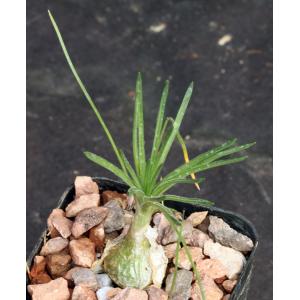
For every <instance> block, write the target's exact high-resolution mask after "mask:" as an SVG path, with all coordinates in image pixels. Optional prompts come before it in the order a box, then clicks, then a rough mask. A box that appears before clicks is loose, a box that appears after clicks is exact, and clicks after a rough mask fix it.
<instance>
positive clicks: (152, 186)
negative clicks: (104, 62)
mask: <svg viewBox="0 0 300 300" xmlns="http://www.w3.org/2000/svg"><path fill="white" fill-rule="evenodd" d="M49 16H50V19H51V22H52V24H53V27H54V29H55V32H56V34H57V37H58V39H59V42H60V45H61V47H62V50H63V53H64V55H65V57H66V60H67V62H68V64H69V67H70V68H71V71H72V73H73V75H74V77H75V79H76V81H77V83H78V84H79V86H80V88H81V90H82V92H83V94H84V96H85V98H86V99H87V101H88V103H89V104H90V106H91V107H92V109H93V111H94V113H95V114H96V116H97V119H98V121H99V123H100V125H101V126H102V128H103V130H104V132H105V134H106V136H107V138H108V140H109V142H110V144H111V146H112V149H113V152H114V153H115V155H116V158H117V160H118V164H119V165H116V164H114V163H112V162H110V161H108V160H107V159H105V158H104V157H102V156H99V155H97V154H94V153H91V152H87V151H86V152H84V155H85V156H86V157H87V158H88V159H89V160H91V161H93V162H94V163H96V164H98V165H100V166H101V167H103V168H105V169H107V170H109V171H110V172H112V173H113V174H115V175H116V176H117V177H119V178H120V179H121V180H122V181H123V182H124V183H126V184H127V185H128V186H129V190H128V194H129V196H130V197H133V199H134V205H135V206H134V209H135V214H134V218H133V222H132V224H131V227H130V230H129V232H128V234H127V235H126V236H125V237H124V238H123V239H122V240H121V241H119V243H117V244H114V245H111V246H110V247H107V249H106V250H105V253H104V255H103V256H104V258H103V263H104V269H105V271H106V272H107V273H108V274H109V275H110V277H111V278H112V279H113V280H114V281H115V282H116V283H117V284H118V285H119V286H121V287H135V288H145V287H146V286H148V285H149V284H151V282H152V272H153V270H152V267H151V264H150V262H149V255H150V243H149V240H148V239H147V237H146V232H147V229H148V228H149V224H150V221H151V218H152V216H153V214H154V213H156V212H161V213H163V214H164V216H165V217H166V219H167V220H168V221H169V223H170V224H171V226H172V228H173V230H174V231H175V232H176V234H177V235H178V242H177V251H176V261H178V249H179V246H180V244H182V245H183V247H184V249H185V251H186V254H187V256H188V257H189V259H190V261H191V264H192V266H193V270H194V273H195V275H196V278H197V280H198V283H199V285H200V288H201V292H202V298H203V299H205V295H204V291H203V289H202V286H201V280H200V276H199V271H198V270H197V269H196V268H195V264H194V263H193V261H192V258H191V255H190V253H189V250H188V248H187V246H186V242H185V240H184V238H183V235H182V227H181V221H180V220H179V219H178V218H177V217H176V215H175V214H174V210H173V209H171V208H169V207H168V206H166V205H165V204H166V203H168V201H175V202H181V203H188V204H192V205H196V206H200V207H207V206H210V205H212V204H213V203H212V202H211V201H208V200H205V199H200V198H189V197H183V196H177V195H169V194H167V193H166V192H167V191H168V190H169V189H171V188H172V187H174V186H175V185H178V184H195V185H196V186H197V188H198V189H199V183H200V182H202V181H203V178H200V179H199V180H197V179H196V177H195V174H196V173H199V172H203V171H205V170H209V169H212V168H216V167H220V166H225V165H229V164H233V163H238V162H241V161H243V160H245V159H246V158H247V157H246V156H237V157H232V156H231V155H232V154H235V153H238V152H240V151H243V150H246V149H248V148H250V147H251V146H253V145H254V144H255V143H250V144H245V145H241V146H238V145H236V142H237V140H236V139H232V140H230V141H228V142H226V143H224V144H222V145H221V146H219V147H216V148H213V149H211V150H209V151H206V152H204V153H201V154H199V155H197V156H196V157H194V158H193V159H191V160H189V157H188V153H187V149H186V146H185V143H184V139H183V138H182V137H181V135H180V132H179V128H180V125H181V123H182V120H183V117H184V114H185V112H186V109H187V106H188V104H189V101H190V98H191V95H192V91H193V83H191V84H190V85H189V87H188V89H187V91H186V93H185V95H184V97H183V101H182V103H181V105H180V107H179V110H178V113H177V115H176V117H175V119H172V118H170V117H166V116H165V107H166V102H167V97H168V91H169V82H168V81H166V82H165V85H164V89H163V92H162V96H161V101H160V106H159V110H158V114H157V119H156V126H155V132H154V138H153V144H152V150H151V153H150V155H149V157H148V158H147V157H146V151H145V140H144V116H143V89H142V77H141V74H140V73H138V76H137V81H136V91H135V108H134V118H133V130H132V150H133V165H131V164H130V162H129V160H128V159H127V157H126V156H125V153H124V151H122V150H121V149H120V148H119V147H117V145H116V143H115V141H114V139H113V137H112V135H111V133H110V131H109V129H108V127H107V126H106V124H105V122H104V120H103V118H102V116H101V114H100V112H99V110H98V109H97V107H96V105H95V103H94V101H93V100H92V98H91V96H90V94H89V93H88V91H87V89H86V88H85V86H84V84H83V83H82V81H81V79H80V77H79V75H78V73H77V71H76V69H75V67H74V65H73V63H72V60H71V58H70V56H69V54H68V51H67V49H66V46H65V44H64V41H63V38H62V36H61V34H60V31H59V28H58V26H57V24H56V22H55V20H54V18H53V16H52V15H51V13H50V12H49ZM175 140H178V141H179V143H180V145H181V147H182V150H183V153H184V158H185V163H183V164H182V165H180V166H178V167H177V168H175V169H174V170H173V171H171V172H169V173H168V174H166V175H164V176H163V177H162V174H161V173H162V168H163V166H164V164H165V162H166V159H167V157H168V154H169V152H170V149H171V147H172V145H173V143H174V141H175ZM190 177H191V178H190ZM176 269H177V268H176ZM175 272H176V270H175ZM175 275H176V273H175ZM174 280H175V276H174Z"/></svg>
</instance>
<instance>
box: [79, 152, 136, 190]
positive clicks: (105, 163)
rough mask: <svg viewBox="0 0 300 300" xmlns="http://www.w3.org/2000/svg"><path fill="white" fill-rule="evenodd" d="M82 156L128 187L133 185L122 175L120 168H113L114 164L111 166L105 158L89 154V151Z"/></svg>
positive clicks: (124, 174)
mask: <svg viewBox="0 0 300 300" xmlns="http://www.w3.org/2000/svg"><path fill="white" fill-rule="evenodd" d="M84 155H85V156H86V157H87V158H88V159H89V160H91V161H92V162H94V163H96V164H98V165H100V166H101V167H103V168H105V169H107V170H108V171H110V172H112V173H113V174H115V175H116V176H118V177H119V178H121V179H122V180H123V181H124V182H125V183H127V184H128V185H130V186H133V185H134V184H133V182H132V181H131V179H130V178H129V177H128V176H127V175H126V173H124V171H122V170H121V169H120V168H118V167H117V166H115V165H114V164H112V163H111V162H109V161H108V160H106V159H105V158H103V157H101V156H99V155H96V154H94V153H92V152H89V151H85V152H84Z"/></svg>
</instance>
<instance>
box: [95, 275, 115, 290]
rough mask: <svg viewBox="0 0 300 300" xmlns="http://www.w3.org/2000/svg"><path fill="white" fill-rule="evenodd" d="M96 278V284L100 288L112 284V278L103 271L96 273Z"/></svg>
mask: <svg viewBox="0 0 300 300" xmlns="http://www.w3.org/2000/svg"><path fill="white" fill-rule="evenodd" d="M96 279H97V281H98V285H99V287H100V288H102V287H105V286H112V280H111V279H110V277H109V276H108V275H107V274H105V273H103V274H96Z"/></svg>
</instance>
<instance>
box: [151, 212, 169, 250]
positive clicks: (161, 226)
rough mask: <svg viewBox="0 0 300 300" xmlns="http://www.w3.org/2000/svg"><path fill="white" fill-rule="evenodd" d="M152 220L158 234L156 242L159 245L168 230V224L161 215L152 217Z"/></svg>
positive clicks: (157, 214)
mask: <svg viewBox="0 0 300 300" xmlns="http://www.w3.org/2000/svg"><path fill="white" fill-rule="evenodd" d="M152 220H153V223H154V224H155V227H156V228H157V232H158V237H157V242H158V243H159V244H161V242H162V239H163V238H164V236H165V232H166V231H167V229H168V230H169V229H170V223H169V221H168V220H167V218H166V217H165V216H164V214H163V213H156V214H155V215H154V216H153V219H152Z"/></svg>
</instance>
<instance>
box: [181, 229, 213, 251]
mask: <svg viewBox="0 0 300 300" xmlns="http://www.w3.org/2000/svg"><path fill="white" fill-rule="evenodd" d="M208 240H210V237H209V236H208V235H207V234H206V233H204V232H202V231H201V230H199V229H193V231H192V234H191V237H190V238H189V239H188V240H187V241H186V242H187V244H188V245H189V246H193V247H200V248H203V247H204V243H205V242H206V241H208Z"/></svg>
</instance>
